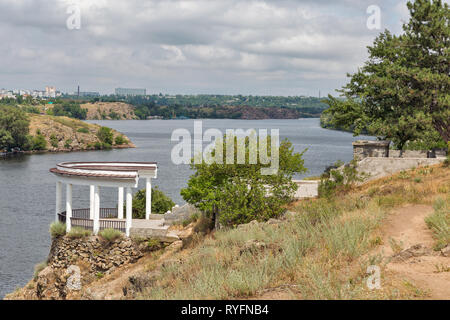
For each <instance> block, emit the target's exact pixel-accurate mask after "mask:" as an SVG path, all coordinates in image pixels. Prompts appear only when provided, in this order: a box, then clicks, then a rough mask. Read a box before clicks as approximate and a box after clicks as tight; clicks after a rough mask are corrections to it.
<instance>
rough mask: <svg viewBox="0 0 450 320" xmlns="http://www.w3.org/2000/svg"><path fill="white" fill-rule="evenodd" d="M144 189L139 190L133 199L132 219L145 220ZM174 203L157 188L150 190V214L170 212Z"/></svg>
mask: <svg viewBox="0 0 450 320" xmlns="http://www.w3.org/2000/svg"><path fill="white" fill-rule="evenodd" d="M145 193H146V189H142V190H139V191H138V192H137V193H136V194H135V195H134V197H133V218H135V219H143V218H145V201H146V196H145ZM174 205H175V203H174V202H173V201H172V199H170V198H169V197H168V196H166V195H165V194H164V192H162V191H161V190H159V189H158V187H154V188H152V213H158V214H164V213H166V212H167V211H169V210H172V208H173V206H174Z"/></svg>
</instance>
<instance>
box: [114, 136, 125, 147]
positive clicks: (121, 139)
mask: <svg viewBox="0 0 450 320" xmlns="http://www.w3.org/2000/svg"><path fill="white" fill-rule="evenodd" d="M114 142H115V144H116V145H123V144H127V143H128V140H127V139H125V138H124V137H123V136H122V135H118V136H117V137H116V139H115V140H114Z"/></svg>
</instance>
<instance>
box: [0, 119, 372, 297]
mask: <svg viewBox="0 0 450 320" xmlns="http://www.w3.org/2000/svg"><path fill="white" fill-rule="evenodd" d="M92 122H95V123H99V124H101V125H105V126H108V127H111V128H114V129H116V130H118V131H120V132H123V133H124V134H126V135H127V136H128V137H129V138H130V139H131V140H132V141H133V142H134V143H135V144H136V146H137V148H135V149H124V150H111V151H91V152H74V153H60V154H41V155H31V156H21V157H19V158H10V159H6V160H0V298H1V297H3V296H4V295H5V294H6V293H9V292H12V291H14V289H15V288H17V287H22V286H24V285H25V284H26V283H27V281H28V280H29V279H31V277H32V275H33V268H34V265H36V264H37V263H39V262H41V261H44V260H45V259H46V257H47V255H48V252H49V247H50V236H49V233H48V227H49V225H50V223H51V222H52V220H53V218H54V203H55V179H54V177H53V175H52V174H50V173H49V171H48V170H49V169H50V168H52V167H54V166H55V164H56V163H58V162H62V161H157V162H158V167H159V168H158V179H156V180H153V185H157V186H159V188H160V189H161V190H163V191H164V192H166V193H167V194H168V195H169V196H171V197H172V198H173V199H174V201H175V202H176V203H178V204H182V203H183V200H182V199H181V197H180V194H179V192H180V189H181V188H183V187H184V186H185V185H186V181H187V178H188V177H189V175H190V174H191V171H190V169H189V167H188V166H186V165H181V166H176V165H173V164H172V163H171V161H170V152H171V149H172V147H173V146H174V145H175V144H176V143H172V142H171V141H170V137H171V133H172V131H173V130H174V129H176V128H186V129H188V130H189V131H190V132H191V133H192V136H193V122H194V120H150V121H131V120H130V121H92ZM207 128H218V129H220V130H221V131H222V132H225V129H233V128H243V129H248V128H255V129H257V128H267V129H271V128H274V129H276V128H278V129H279V130H280V136H281V138H288V139H289V140H290V141H291V142H292V143H293V145H294V148H295V150H296V151H298V152H300V151H303V150H304V149H305V148H308V151H307V152H306V154H305V155H304V158H305V166H306V167H307V168H308V169H309V172H308V173H307V174H306V175H305V176H311V175H318V174H320V173H322V172H323V170H324V169H325V167H326V166H327V165H329V164H331V163H333V162H335V161H336V160H343V161H349V160H351V158H352V145H351V142H352V141H354V140H356V138H355V137H353V136H352V135H351V134H350V133H345V132H339V131H331V130H325V129H322V128H320V126H319V119H301V120H255V121H249V120H203V129H204V130H205V129H207ZM359 138H362V137H359ZM363 138H367V137H363ZM142 182H143V181H142ZM142 187H144V186H143V185H140V188H142ZM63 193H65V192H63ZM116 198H117V190H116V189H112V188H111V189H109V188H102V190H101V204H102V205H104V206H115V205H116ZM63 201H64V200H63ZM63 203H64V202H63ZM73 205H74V208H88V207H89V188H87V187H80V186H74V190H73Z"/></svg>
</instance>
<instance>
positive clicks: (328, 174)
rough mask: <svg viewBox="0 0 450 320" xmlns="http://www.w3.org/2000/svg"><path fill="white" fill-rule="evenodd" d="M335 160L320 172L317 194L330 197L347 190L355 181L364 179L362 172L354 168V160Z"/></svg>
mask: <svg viewBox="0 0 450 320" xmlns="http://www.w3.org/2000/svg"><path fill="white" fill-rule="evenodd" d="M343 165H344V163H343V162H342V161H337V162H336V163H335V164H334V165H332V166H331V167H328V168H327V170H325V172H324V173H323V174H322V176H321V179H320V184H319V196H320V197H323V198H330V197H333V196H334V195H336V193H338V192H343V191H344V192H345V191H348V190H349V189H350V188H351V187H352V186H353V185H354V184H355V183H356V182H358V181H363V180H364V179H365V175H364V174H359V173H358V171H357V168H356V165H357V163H356V161H355V160H352V161H351V162H350V163H349V164H347V165H344V167H343V169H342V170H338V168H340V167H342V166H343Z"/></svg>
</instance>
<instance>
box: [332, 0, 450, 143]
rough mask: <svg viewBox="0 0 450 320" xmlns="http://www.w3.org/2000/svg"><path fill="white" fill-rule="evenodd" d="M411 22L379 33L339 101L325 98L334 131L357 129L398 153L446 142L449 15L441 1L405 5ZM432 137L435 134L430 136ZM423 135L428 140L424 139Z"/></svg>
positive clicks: (449, 132) (449, 113)
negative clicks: (337, 128)
mask: <svg viewBox="0 0 450 320" xmlns="http://www.w3.org/2000/svg"><path fill="white" fill-rule="evenodd" d="M408 8H409V11H410V15H411V19H410V20H409V22H408V23H407V24H404V25H403V30H404V33H403V34H401V35H399V36H396V35H393V34H391V33H390V32H389V31H388V30H386V31H385V32H383V33H381V34H380V35H379V36H378V37H377V38H376V39H375V41H374V44H373V45H372V46H371V47H368V49H369V60H368V61H367V62H366V63H365V65H364V66H363V67H362V68H361V69H359V71H358V72H357V73H355V74H353V75H349V77H350V82H349V83H348V84H347V85H345V86H344V87H343V88H342V90H338V91H339V92H341V93H342V94H343V96H344V97H345V98H346V99H345V100H344V101H342V100H338V99H335V98H333V97H331V96H329V100H328V101H327V103H328V104H329V106H330V108H329V109H328V110H327V111H326V113H328V114H330V115H331V116H332V120H331V121H332V122H333V124H334V125H336V126H341V127H349V126H351V127H352V128H353V131H354V133H355V134H359V133H360V132H361V131H362V130H363V129H367V130H368V132H369V133H371V134H374V135H377V136H380V137H383V138H389V139H392V140H393V142H394V143H395V144H396V146H397V147H398V148H399V149H402V148H404V147H405V146H406V145H407V144H408V142H412V141H423V140H424V139H425V140H427V139H428V140H430V137H432V136H434V138H435V139H436V140H434V141H433V142H429V143H434V144H441V145H445V142H447V141H449V138H450V108H449V106H450V95H449V92H450V78H449V72H450V61H449V51H450V28H449V17H450V11H449V7H448V4H446V3H444V4H443V3H442V1H441V0H416V1H414V2H408ZM433 131H434V132H436V133H437V134H434V133H431V134H429V133H430V132H433ZM424 135H428V136H427V137H425V138H424Z"/></svg>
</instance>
